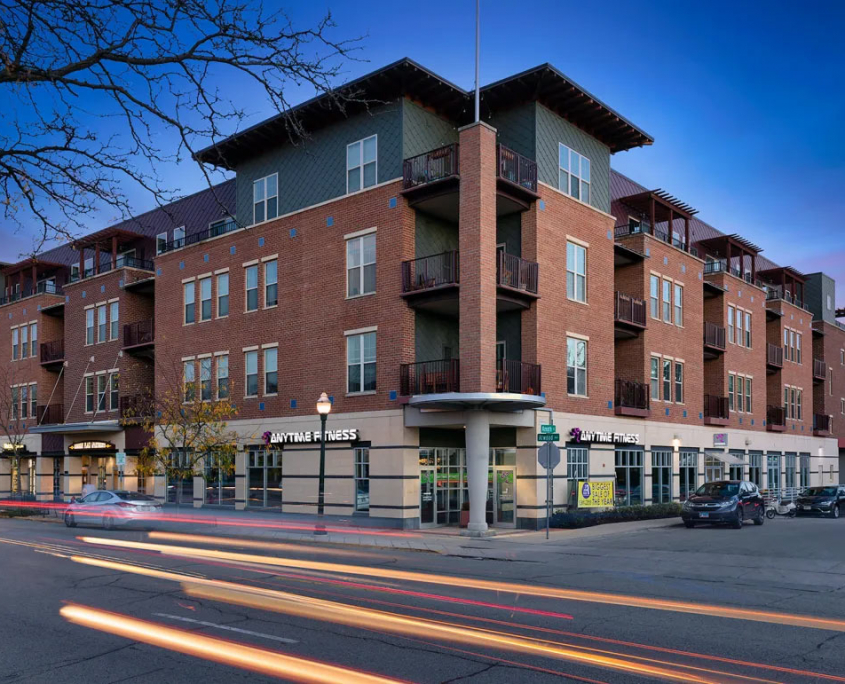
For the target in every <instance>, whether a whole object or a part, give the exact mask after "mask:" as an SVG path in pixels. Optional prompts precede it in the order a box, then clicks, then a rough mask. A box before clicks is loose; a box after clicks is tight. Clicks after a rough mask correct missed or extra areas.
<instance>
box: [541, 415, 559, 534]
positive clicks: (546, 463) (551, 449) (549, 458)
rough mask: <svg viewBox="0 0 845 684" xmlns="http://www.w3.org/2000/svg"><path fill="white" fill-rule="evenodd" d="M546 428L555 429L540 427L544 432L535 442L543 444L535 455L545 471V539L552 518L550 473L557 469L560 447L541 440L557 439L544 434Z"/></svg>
mask: <svg viewBox="0 0 845 684" xmlns="http://www.w3.org/2000/svg"><path fill="white" fill-rule="evenodd" d="M548 427H550V428H551V430H552V431H554V429H555V428H554V425H552V426H546V425H541V426H540V428H541V429H544V432H542V433H540V434H539V435H537V441H540V442H543V446H541V447H540V449H539V451H538V453H537V460H538V461H539V463H540V465H541V466H542V467H543V468H545V469H546V539H548V538H549V527H550V525H551V516H552V513H551V510H552V471H553V470H554V469H555V468H556V467H557V465H558V463H560V447H559V446H558V445H557V444H555V443H554V442H553V441H550V440H549V441H545V440H543V439H541V437H558V438H559V435H556V434H554V433H553V432H552V433H547V432H545V429H547V428H548Z"/></svg>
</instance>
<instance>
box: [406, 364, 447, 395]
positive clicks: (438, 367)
mask: <svg viewBox="0 0 845 684" xmlns="http://www.w3.org/2000/svg"><path fill="white" fill-rule="evenodd" d="M460 391H461V362H460V360H458V359H442V360H439V361H421V362H419V363H403V364H402V365H401V366H399V393H400V394H401V395H402V396H403V397H411V396H414V395H417V394H442V393H444V392H460Z"/></svg>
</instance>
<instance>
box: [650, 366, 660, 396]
mask: <svg viewBox="0 0 845 684" xmlns="http://www.w3.org/2000/svg"><path fill="white" fill-rule="evenodd" d="M651 398H652V399H653V400H654V401H657V400H658V399H660V359H658V358H657V357H656V356H652V357H651Z"/></svg>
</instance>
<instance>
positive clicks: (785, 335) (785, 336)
mask: <svg viewBox="0 0 845 684" xmlns="http://www.w3.org/2000/svg"><path fill="white" fill-rule="evenodd" d="M783 359H784V361H789V328H784V329H783Z"/></svg>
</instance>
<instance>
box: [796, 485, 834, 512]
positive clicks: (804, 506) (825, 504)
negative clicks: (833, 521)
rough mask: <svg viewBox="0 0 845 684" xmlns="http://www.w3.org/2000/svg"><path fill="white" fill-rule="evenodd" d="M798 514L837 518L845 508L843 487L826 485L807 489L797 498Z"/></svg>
mask: <svg viewBox="0 0 845 684" xmlns="http://www.w3.org/2000/svg"><path fill="white" fill-rule="evenodd" d="M796 503H797V504H798V513H799V514H803V515H806V514H809V513H817V514H821V515H828V516H830V517H831V518H838V517H839V516H840V515H841V509H843V508H845V486H843V485H827V486H825V487H807V489H805V490H804V491H802V492H801V494H800V495H799V496H798V501H797V502H796Z"/></svg>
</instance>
